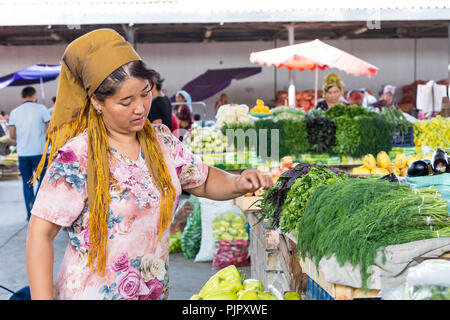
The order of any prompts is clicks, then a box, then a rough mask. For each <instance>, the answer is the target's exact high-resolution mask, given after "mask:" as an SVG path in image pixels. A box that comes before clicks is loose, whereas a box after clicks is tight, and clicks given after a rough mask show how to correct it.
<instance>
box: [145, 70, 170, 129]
mask: <svg viewBox="0 0 450 320" xmlns="http://www.w3.org/2000/svg"><path fill="white" fill-rule="evenodd" d="M164 80H165V78H164V76H163V75H162V74H161V73H159V72H158V73H156V82H155V85H154V86H153V88H152V98H153V99H152V104H151V108H150V112H149V114H148V119H149V120H150V122H151V123H154V124H161V123H162V124H164V125H165V126H166V127H168V128H169V129H170V131H171V132H172V116H173V112H172V104H171V103H170V100H169V98H167V96H165V95H164V93H163V92H162V91H161V89H162V84H163V82H164Z"/></svg>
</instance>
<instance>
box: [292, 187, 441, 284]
mask: <svg viewBox="0 0 450 320" xmlns="http://www.w3.org/2000/svg"><path fill="white" fill-rule="evenodd" d="M430 225H431V226H432V227H433V229H431V228H430ZM436 230H437V231H438V232H439V236H440V237H448V236H450V224H449V221H448V214H447V204H446V202H445V201H443V200H442V199H441V198H440V195H439V193H438V191H436V190H432V189H419V190H416V191H414V190H413V189H411V188H410V187H408V186H405V185H401V184H397V183H390V182H387V181H384V180H372V179H347V180H344V181H341V182H338V183H334V184H329V185H323V186H319V187H318V188H317V189H316V190H315V191H314V193H313V195H312V197H311V198H310V200H309V201H308V204H307V206H306V210H305V212H304V214H303V216H302V217H301V218H300V219H299V221H298V223H297V235H298V242H297V248H298V253H299V255H301V256H302V257H305V256H307V255H308V256H310V257H311V258H312V259H313V261H315V263H316V264H317V265H318V264H319V262H320V260H321V259H322V258H324V257H325V258H330V257H331V256H332V255H333V254H334V255H336V259H337V261H338V262H339V264H340V265H343V264H344V263H346V262H347V261H348V262H350V263H351V264H352V265H353V266H357V265H360V267H361V279H362V289H363V290H367V289H368V283H367V282H368V279H369V277H370V271H369V267H370V266H372V265H373V264H374V262H375V259H376V256H377V254H378V253H379V252H380V253H381V254H383V255H382V257H383V259H386V257H385V255H384V248H385V247H386V246H388V245H394V244H402V243H407V242H412V241H417V240H424V239H429V238H436V237H437V236H438V233H437V232H436Z"/></svg>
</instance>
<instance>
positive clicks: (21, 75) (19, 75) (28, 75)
mask: <svg viewBox="0 0 450 320" xmlns="http://www.w3.org/2000/svg"><path fill="white" fill-rule="evenodd" d="M60 71H61V65H46V64H36V65H33V66H30V67H28V68H26V69H23V70H20V71H17V72H14V73H11V74H8V75H6V76H2V77H0V89H4V88H6V87H8V86H27V85H32V84H36V83H40V84H41V91H42V96H44V87H43V83H44V82H47V81H51V80H54V79H56V78H57V77H58V76H59V73H60Z"/></svg>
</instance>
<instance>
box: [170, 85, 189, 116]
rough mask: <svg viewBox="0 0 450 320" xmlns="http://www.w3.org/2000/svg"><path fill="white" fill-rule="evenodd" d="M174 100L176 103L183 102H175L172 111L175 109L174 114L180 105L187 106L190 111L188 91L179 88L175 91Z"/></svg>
mask: <svg viewBox="0 0 450 320" xmlns="http://www.w3.org/2000/svg"><path fill="white" fill-rule="evenodd" d="M175 102H177V103H183V104H177V105H176V106H175V107H174V109H173V111H175V114H176V113H178V111H179V110H180V109H181V107H182V106H187V107H188V108H189V110H190V112H191V113H192V98H191V95H190V94H189V93H187V92H186V91H184V90H180V91H178V92H177V94H176V96H175Z"/></svg>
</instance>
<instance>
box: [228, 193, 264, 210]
mask: <svg viewBox="0 0 450 320" xmlns="http://www.w3.org/2000/svg"><path fill="white" fill-rule="evenodd" d="M260 199H261V197H245V196H242V197H239V198H235V199H233V205H235V206H237V207H239V208H240V209H241V210H242V212H247V211H257V210H259V209H260V208H259V207H258V205H257V204H255V202H256V201H258V200H260Z"/></svg>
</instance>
